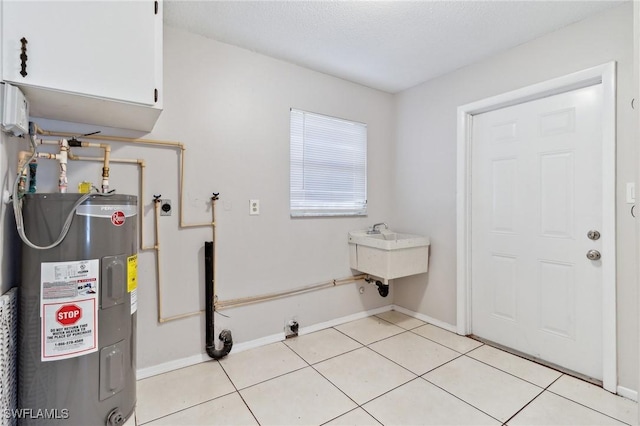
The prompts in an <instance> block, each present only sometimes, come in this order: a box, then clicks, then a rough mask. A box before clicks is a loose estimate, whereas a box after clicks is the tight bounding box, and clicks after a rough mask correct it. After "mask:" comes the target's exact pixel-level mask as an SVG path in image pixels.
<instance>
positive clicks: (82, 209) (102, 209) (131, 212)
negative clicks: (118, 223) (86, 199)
mask: <svg viewBox="0 0 640 426" xmlns="http://www.w3.org/2000/svg"><path fill="white" fill-rule="evenodd" d="M76 214H77V215H78V216H90V217H102V218H110V219H113V216H114V214H116V215H117V216H118V217H120V216H121V217H122V218H127V217H132V216H135V215H137V214H138V210H137V207H136V206H135V205H132V204H124V205H101V204H87V205H84V204H83V205H80V206H78V208H77V209H76Z"/></svg>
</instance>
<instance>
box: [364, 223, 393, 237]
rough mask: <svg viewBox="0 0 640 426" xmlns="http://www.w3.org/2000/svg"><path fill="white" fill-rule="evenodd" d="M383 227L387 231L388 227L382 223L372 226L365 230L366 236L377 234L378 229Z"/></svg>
mask: <svg viewBox="0 0 640 426" xmlns="http://www.w3.org/2000/svg"><path fill="white" fill-rule="evenodd" d="M382 225H384V228H385V229H389V225H387V224H386V223H384V222H380V223H376V224H375V225H373V226H372V227H371V228H369V229H368V230H367V234H379V233H380V229H379V228H380V227H381V226H382Z"/></svg>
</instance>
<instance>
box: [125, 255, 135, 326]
mask: <svg viewBox="0 0 640 426" xmlns="http://www.w3.org/2000/svg"><path fill="white" fill-rule="evenodd" d="M127 292H129V293H130V295H131V315H133V314H134V312H135V311H137V310H138V255H137V254H134V255H133V256H129V257H127Z"/></svg>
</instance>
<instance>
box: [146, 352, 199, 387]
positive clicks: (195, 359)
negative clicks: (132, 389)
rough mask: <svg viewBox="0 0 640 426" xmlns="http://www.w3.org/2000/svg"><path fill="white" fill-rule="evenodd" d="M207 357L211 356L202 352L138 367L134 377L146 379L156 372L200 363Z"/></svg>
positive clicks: (155, 374) (160, 372) (165, 371)
mask: <svg viewBox="0 0 640 426" xmlns="http://www.w3.org/2000/svg"><path fill="white" fill-rule="evenodd" d="M209 359H211V358H209V356H208V355H207V354H206V353H203V354H198V355H193V356H190V357H186V358H180V359H176V360H173V361H169V362H164V363H162V364H158V365H153V366H151V367H145V368H138V370H136V375H137V377H136V378H137V379H138V380H142V379H146V378H147V377H151V376H157V375H158V374H162V373H167V372H169V371H173V370H178V369H180V368H184V367H189V366H192V365H196V364H200V363H201V362H205V361H207V360H209Z"/></svg>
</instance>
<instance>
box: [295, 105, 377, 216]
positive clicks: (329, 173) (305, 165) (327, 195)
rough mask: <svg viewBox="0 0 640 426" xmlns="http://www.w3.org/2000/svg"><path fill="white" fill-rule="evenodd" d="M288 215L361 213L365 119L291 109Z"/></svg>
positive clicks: (364, 191)
mask: <svg viewBox="0 0 640 426" xmlns="http://www.w3.org/2000/svg"><path fill="white" fill-rule="evenodd" d="M290 162H291V181H290V190H291V206H290V207H291V216H364V215H366V214H367V125H366V124H362V123H355V122H353V121H347V120H342V119H340V118H335V117H328V116H326V115H320V114H314V113H310V112H305V111H299V110H295V109H292V110H291V158H290Z"/></svg>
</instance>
